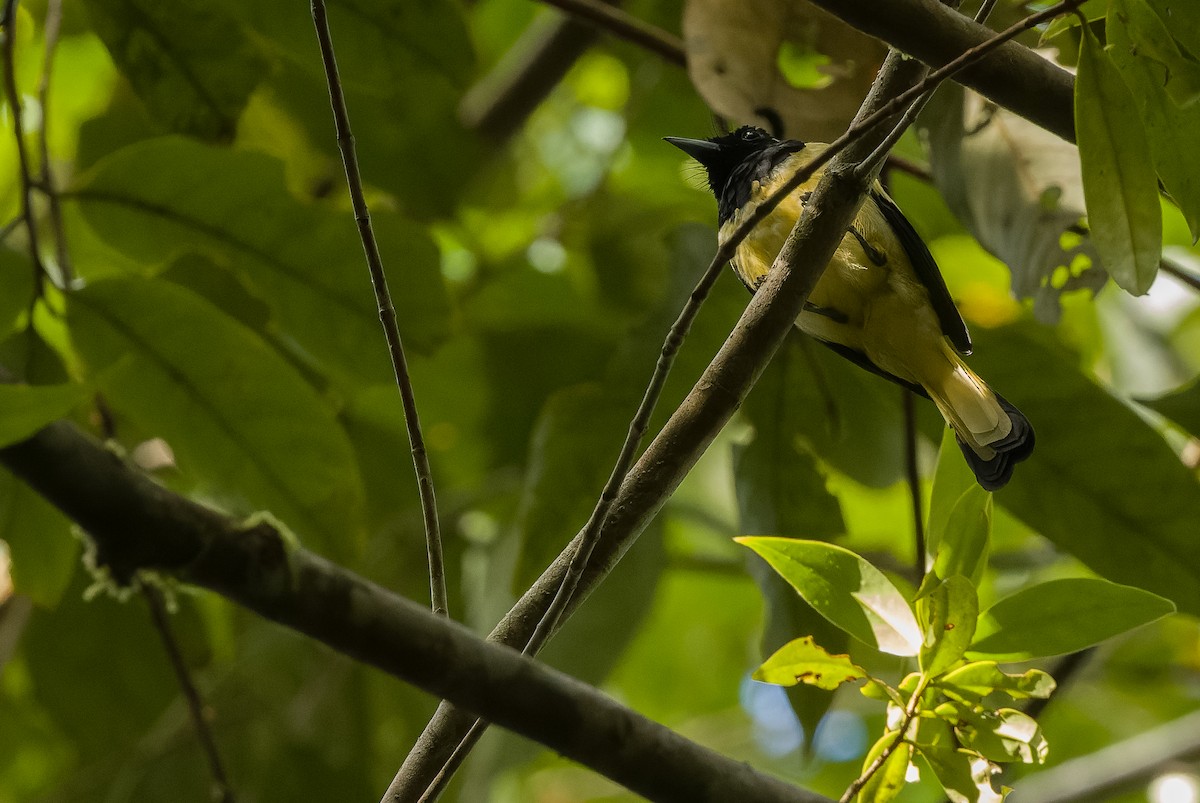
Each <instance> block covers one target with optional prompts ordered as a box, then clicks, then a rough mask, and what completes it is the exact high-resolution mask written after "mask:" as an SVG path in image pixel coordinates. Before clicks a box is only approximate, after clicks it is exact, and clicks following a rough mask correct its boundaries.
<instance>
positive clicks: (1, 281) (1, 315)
mask: <svg viewBox="0 0 1200 803" xmlns="http://www.w3.org/2000/svg"><path fill="white" fill-rule="evenodd" d="M32 301H33V263H31V262H30V261H29V257H28V256H26V255H23V254H18V253H17V252H16V251H11V250H9V249H7V248H0V340H3V339H4V338H5V337H7V336H8V334H9V333H10V332H12V330H13V328H14V327H15V325H16V323H17V316H18V315H20V314H21V313H22V312H24V311H25V310H27V309H29V306H30V304H31V303H32ZM9 367H10V368H11V366H9Z"/></svg>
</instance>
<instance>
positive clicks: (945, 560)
mask: <svg viewBox="0 0 1200 803" xmlns="http://www.w3.org/2000/svg"><path fill="white" fill-rule="evenodd" d="M959 462H962V461H961V460H960V461H959ZM934 491H935V492H936V491H937V488H936V487H935V488H934ZM931 515H932V511H931ZM944 526H945V530H944V531H943V532H941V533H939V534H938V536H937V538H936V543H937V548H936V549H935V550H934V555H935V557H934V562H933V573H934V574H935V575H936V576H937V577H945V578H948V577H951V576H953V575H956V574H959V575H962V576H963V577H965V578H967V579H968V580H971V581H972V582H979V578H980V577H981V576H982V574H983V570H984V568H986V567H987V553H988V542H989V540H990V539H991V532H992V495H991V494H990V493H988V492H987V491H985V490H983V489H982V488H980V487H979V486H978V485H974V484H973V485H971V487H969V488H968V489H967V490H966V491H964V492H963V494H962V495H961V496H960V497H959V498H958V501H957V502H955V503H954V506H953V507H952V508H951V510H950V514H949V517H948V518H947V519H946V521H945V525H944ZM930 535H931V539H930V540H931V541H933V540H934V539H933V538H932V536H933V533H932V532H931V533H930Z"/></svg>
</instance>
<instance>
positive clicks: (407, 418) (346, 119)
mask: <svg viewBox="0 0 1200 803" xmlns="http://www.w3.org/2000/svg"><path fill="white" fill-rule="evenodd" d="M312 17H313V24H314V25H315V26H316V29H317V40H318V41H319V42H320V45H321V61H322V63H323V64H324V65H325V79H326V81H327V83H328V84H329V102H330V105H331V106H332V108H333V125H334V129H335V130H336V132H337V142H338V148H339V150H340V151H341V153H342V164H343V165H344V166H345V169H346V185H347V186H348V188H349V190H350V202H351V204H352V206H353V207H354V220H355V222H357V223H358V234H359V237H360V238H361V239H362V244H363V251H364V252H365V254H366V258H367V269H368V270H369V271H370V272H371V286H372V287H373V288H374V290H375V302H376V304H377V305H378V307H379V321H380V323H382V324H383V332H384V335H385V337H386V338H387V344H388V353H389V354H390V355H391V358H392V371H393V372H394V373H395V375H396V385H397V387H399V389H400V401H401V403H402V405H403V407H404V423H405V425H406V426H407V428H408V442H409V445H410V446H411V448H412V461H413V469H414V471H415V472H416V475H417V488H418V490H419V492H420V496H421V512H422V514H423V516H424V520H425V544H426V549H427V552H428V553H429V596H430V601H431V604H432V606H433V611H434V613H438V614H442V615H448V611H449V603H448V600H447V594H446V566H445V560H444V559H443V557H442V536H441V531H440V528H439V524H438V514H437V501H436V499H435V497H434V493H433V473H432V471H431V470H430V468H429V452H428V451H427V450H426V448H425V437H424V435H422V433H421V421H420V418H419V417H418V415H417V399H416V395H415V394H414V393H413V386H412V379H411V378H410V377H409V373H408V361H407V359H405V356H404V344H403V343H402V342H401V340H400V330H399V329H398V328H397V326H396V308H395V306H393V304H392V296H391V293H390V292H389V291H388V286H387V277H386V275H385V274H384V271H383V258H382V257H381V256H380V255H379V244H378V243H377V242H376V241H375V232H374V230H373V229H372V227H371V213H370V211H369V210H368V209H367V201H366V198H365V197H364V195H363V187H362V175H361V173H360V172H359V169H358V156H357V154H356V153H355V149H354V135H353V134H352V133H351V131H350V116H349V113H348V112H347V111H346V98H345V96H344V94H343V92H342V82H341V78H340V77H339V76H338V68H337V60H336V58H335V57H334V53H333V39H332V37H331V36H330V33H329V19H328V17H327V15H326V12H325V0H312Z"/></svg>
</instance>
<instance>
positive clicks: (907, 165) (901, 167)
mask: <svg viewBox="0 0 1200 803" xmlns="http://www.w3.org/2000/svg"><path fill="white" fill-rule="evenodd" d="M883 169H884V170H894V171H896V172H897V173H904V174H905V175H909V176H912V177H913V178H915V179H918V180H920V181H924V182H925V183H927V184H932V183H933V174H932V173H930V172H929V168H928V167H927V166H925V165H921V164H917V163H916V162H914V161H912V160H910V159H905V158H904V157H903V156H897V155H896V154H894V153H893V154H890V155H889V156H888V158H887V161H886V162H884V168H883Z"/></svg>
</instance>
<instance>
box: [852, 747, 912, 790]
mask: <svg viewBox="0 0 1200 803" xmlns="http://www.w3.org/2000/svg"><path fill="white" fill-rule="evenodd" d="M896 736H897V735H896V734H895V733H891V732H888V733H885V734H884V735H883V737H882V738H880V740H879V741H877V742H876V743H875V745H874V746H873V747H872V748H871V749H870V750H868V751H867V757H866V759H865V760H864V761H863V771H864V772H865V771H866V769H867V768H868V767H870V766H871V765H872V764H873V763H874V762H875V760H876V759H878V758H879V757H880V756H882V755H883V753H884V752H885V751H886V750H887V749H889V747H891V746H892V745H894V744H895V742H896ZM911 760H912V745H910V744H909V743H908V742H901V743H900V744H899V745H896V746H895V748H894V749H893V750H892V753H891V754H890V755H889V756H888V757H887V758H886V759H884V761H883V764H882V765H881V766H880V767H879V769H878V770H876V771H875V772H874V774H872V775H871V777H870V779H869V780H868V781H867V782H866V783H865V784H863V787H862V790H861V791H860V792H859V793H858V797H857V798H856V799H857V800H858V803H888V801H891V800H895V799H896V796H897V795H898V794H900V790H901V789H903V788H904V782H905V778H906V777H907V775H908V764H909V762H910V761H911Z"/></svg>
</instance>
